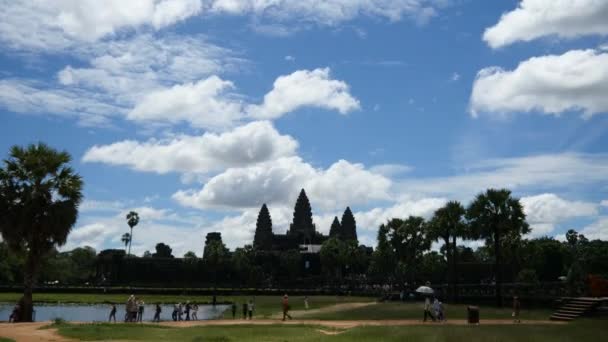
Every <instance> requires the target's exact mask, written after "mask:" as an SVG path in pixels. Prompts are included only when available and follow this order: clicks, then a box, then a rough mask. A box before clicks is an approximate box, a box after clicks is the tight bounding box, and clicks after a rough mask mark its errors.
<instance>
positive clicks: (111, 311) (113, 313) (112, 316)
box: [108, 304, 116, 323]
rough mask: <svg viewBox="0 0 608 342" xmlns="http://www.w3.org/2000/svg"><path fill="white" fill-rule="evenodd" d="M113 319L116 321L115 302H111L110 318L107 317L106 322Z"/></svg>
mask: <svg viewBox="0 0 608 342" xmlns="http://www.w3.org/2000/svg"><path fill="white" fill-rule="evenodd" d="M112 319H114V323H116V304H112V310H110V318H108V322H112Z"/></svg>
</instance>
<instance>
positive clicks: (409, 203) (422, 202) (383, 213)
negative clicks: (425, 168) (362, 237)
mask: <svg viewBox="0 0 608 342" xmlns="http://www.w3.org/2000/svg"><path fill="white" fill-rule="evenodd" d="M446 202H447V199H445V198H438V197H429V198H421V199H412V198H410V199H403V200H401V201H399V202H398V203H396V204H394V205H392V206H390V207H387V208H374V209H371V210H368V211H360V212H356V213H354V215H355V219H356V220H357V229H362V230H369V231H371V232H377V230H378V227H380V225H381V224H383V223H386V221H387V220H390V219H392V218H401V219H405V218H407V217H408V216H410V215H411V216H422V217H424V218H427V219H428V218H430V217H431V216H432V215H433V213H434V212H435V210H437V209H439V208H440V207H441V206H443V205H444V204H445V203H446Z"/></svg>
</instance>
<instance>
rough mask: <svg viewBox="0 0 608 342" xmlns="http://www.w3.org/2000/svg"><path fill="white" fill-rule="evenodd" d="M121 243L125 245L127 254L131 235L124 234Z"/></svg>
mask: <svg viewBox="0 0 608 342" xmlns="http://www.w3.org/2000/svg"><path fill="white" fill-rule="evenodd" d="M120 241H122V243H124V244H125V253H126V252H127V246H128V245H129V243H130V242H131V234H129V233H124V234H122V237H121V238H120Z"/></svg>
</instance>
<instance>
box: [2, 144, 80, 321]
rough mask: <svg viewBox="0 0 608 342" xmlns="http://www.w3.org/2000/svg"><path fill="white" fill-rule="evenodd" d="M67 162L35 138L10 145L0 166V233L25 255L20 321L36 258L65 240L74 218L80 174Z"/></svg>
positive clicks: (28, 305)
mask: <svg viewBox="0 0 608 342" xmlns="http://www.w3.org/2000/svg"><path fill="white" fill-rule="evenodd" d="M70 161H71V157H70V155H69V154H68V153H67V152H59V151H57V150H55V149H53V148H50V147H49V146H47V145H45V144H42V143H39V144H35V145H29V146H28V147H27V148H22V147H19V146H14V147H12V148H11V151H10V155H9V157H8V159H6V160H4V167H3V168H0V233H1V234H2V239H3V240H4V241H6V242H7V244H8V246H9V247H10V249H11V250H12V251H13V252H14V253H18V254H23V255H24V258H25V265H24V282H23V287H24V293H23V298H22V299H21V304H22V308H23V309H22V313H21V320H22V321H27V322H29V321H31V320H32V309H33V305H32V290H33V287H34V284H35V283H36V275H37V273H38V270H39V266H40V265H41V261H42V259H43V258H44V257H45V255H46V254H47V253H48V252H49V251H51V250H52V249H53V248H54V247H55V246H61V245H63V244H65V242H66V239H67V237H68V234H69V233H70V231H71V229H72V227H73V226H74V224H75V223H76V219H77V217H78V206H79V204H80V201H81V200H82V179H81V178H80V176H79V175H78V174H76V173H75V172H74V170H73V169H72V168H71V167H70V166H69V165H68V164H69V163H70Z"/></svg>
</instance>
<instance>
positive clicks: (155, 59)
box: [0, 34, 247, 126]
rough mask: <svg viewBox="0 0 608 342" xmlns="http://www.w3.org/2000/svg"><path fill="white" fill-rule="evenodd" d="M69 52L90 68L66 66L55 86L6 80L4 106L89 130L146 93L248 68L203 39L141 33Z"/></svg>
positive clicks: (212, 120) (128, 108) (3, 83)
mask: <svg viewBox="0 0 608 342" xmlns="http://www.w3.org/2000/svg"><path fill="white" fill-rule="evenodd" d="M69 52H70V53H71V54H73V55H74V56H75V57H76V58H78V59H79V60H80V61H82V62H84V63H86V65H85V66H81V67H73V66H70V65H68V66H66V67H64V68H63V69H61V70H60V71H59V72H58V73H57V80H56V81H57V82H55V80H51V81H48V82H34V81H28V80H18V79H5V80H2V81H0V87H1V88H2V92H0V106H4V107H6V108H7V109H9V110H11V111H13V112H19V113H39V114H51V115H58V116H67V117H74V118H77V119H79V120H80V121H81V122H82V123H85V124H87V125H90V126H94V125H97V126H98V125H102V124H103V125H108V124H109V123H110V122H111V121H112V119H115V118H116V117H120V118H122V117H124V116H125V115H127V114H128V113H129V112H130V111H131V110H132V109H133V107H134V106H135V104H136V103H139V102H141V101H144V99H146V95H147V94H150V93H155V92H162V90H167V89H170V87H171V86H173V85H175V84H177V83H187V82H194V81H199V80H201V79H203V78H206V77H209V76H210V75H211V74H214V73H223V72H229V71H232V70H236V69H238V68H239V67H241V66H243V65H246V64H247V61H245V60H243V59H240V58H236V57H234V53H233V52H231V51H230V50H227V49H223V48H220V47H218V46H215V45H213V44H210V43H208V42H207V41H206V39H205V37H201V36H194V37H178V36H175V35H167V36H164V37H162V38H158V37H154V36H152V35H149V34H142V35H137V36H135V37H133V38H129V39H125V40H104V41H100V42H97V43H94V44H82V45H79V46H78V47H75V48H73V49H71V50H69ZM80 61H79V63H80ZM187 85H188V84H186V85H183V86H182V87H187ZM220 100H221V99H220ZM144 104H145V103H144ZM144 109H145V108H144ZM182 115H183V114H182ZM222 120H223V121H230V120H229V119H228V118H225V117H224V116H223V115H222V116H220V117H218V118H208V120H207V121H210V123H211V124H212V123H215V122H221V121H222ZM202 121H203V120H202V119H200V120H199V121H198V122H202Z"/></svg>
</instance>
